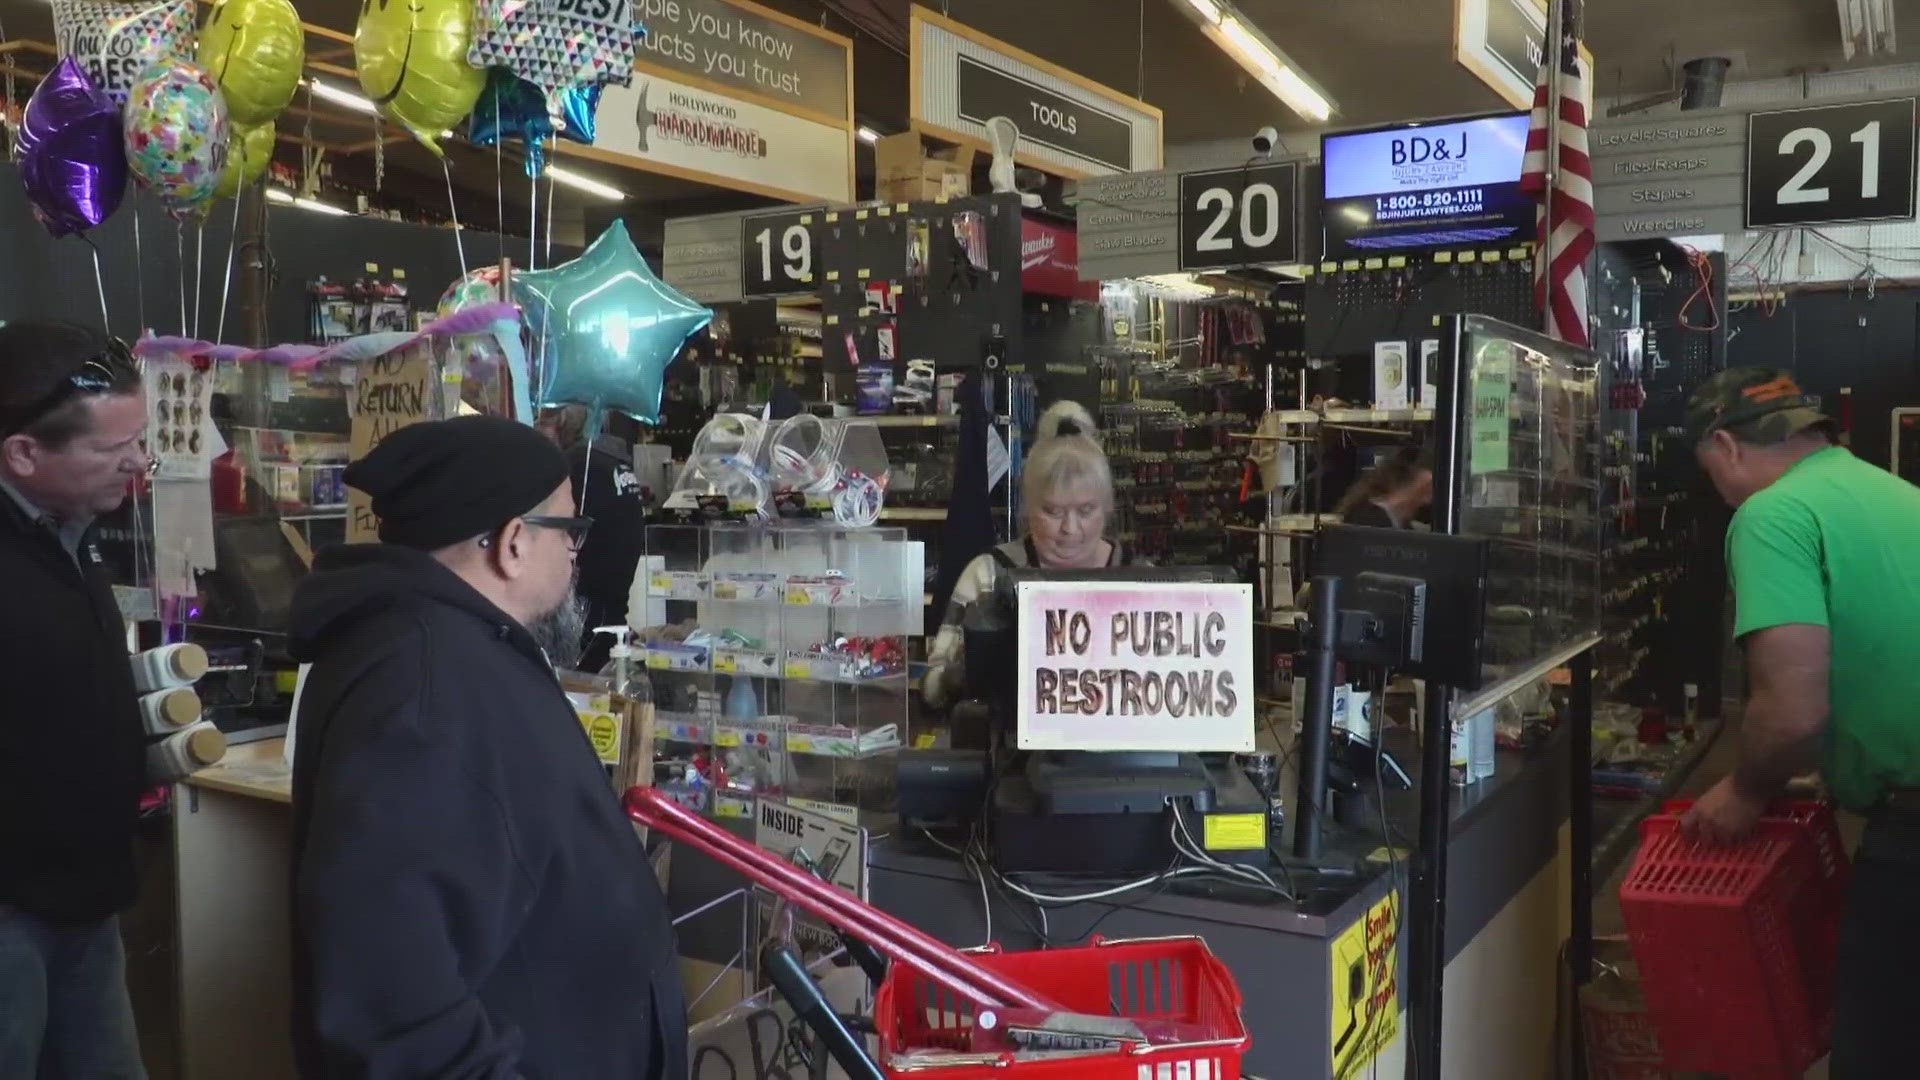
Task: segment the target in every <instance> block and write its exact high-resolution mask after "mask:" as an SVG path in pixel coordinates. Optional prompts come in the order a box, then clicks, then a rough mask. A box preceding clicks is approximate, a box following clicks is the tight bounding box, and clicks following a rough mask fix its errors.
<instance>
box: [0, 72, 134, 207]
mask: <svg viewBox="0 0 1920 1080" xmlns="http://www.w3.org/2000/svg"><path fill="white" fill-rule="evenodd" d="M17 149H18V151H19V158H20V181H21V183H22V184H24V185H25V186H26V189H27V201H28V202H29V203H31V204H32V206H33V213H34V216H35V217H37V218H39V219H40V224H42V225H45V226H46V227H47V231H48V232H50V233H52V234H53V235H55V236H66V235H68V234H69V233H76V232H80V231H82V230H84V229H91V228H93V227H94V226H95V225H98V224H100V223H101V222H102V221H105V220H106V219H107V218H109V217H111V216H112V215H113V212H114V211H115V210H116V209H118V208H119V206H120V200H121V199H123V198H125V197H126V194H127V154H126V149H125V147H124V146H123V145H122V144H121V141H120V110H119V108H118V107H116V106H115V105H114V103H113V102H112V101H111V100H110V99H109V98H108V97H107V95H106V93H105V91H102V90H101V89H100V88H99V87H97V86H94V85H93V83H92V82H91V81H89V80H88V79H87V76H86V74H85V73H84V72H83V71H81V70H80V65H79V63H77V62H76V61H75V60H74V59H73V57H71V56H69V57H67V58H66V59H65V60H62V61H60V63H59V64H58V65H56V66H55V67H54V69H53V73H52V74H50V75H48V76H47V77H46V78H45V79H43V80H41V82H40V85H39V86H38V87H37V88H36V89H35V90H34V91H33V96H32V97H31V98H28V99H27V108H26V111H25V113H23V114H22V116H21V118H20V133H19V142H18V147H17Z"/></svg>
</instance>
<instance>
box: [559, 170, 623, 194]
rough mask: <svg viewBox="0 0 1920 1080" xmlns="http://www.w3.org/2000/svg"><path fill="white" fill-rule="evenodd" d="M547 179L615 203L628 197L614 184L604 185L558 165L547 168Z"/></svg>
mask: <svg viewBox="0 0 1920 1080" xmlns="http://www.w3.org/2000/svg"><path fill="white" fill-rule="evenodd" d="M547 178H548V179H550V180H552V181H554V182H555V183H558V184H565V185H567V186H568V187H570V188H578V189H580V190H581V191H584V192H586V193H587V194H589V195H598V196H600V197H601V198H603V199H611V200H613V201H614V202H620V201H622V200H624V199H625V198H626V197H627V193H626V192H624V191H621V190H620V189H619V188H617V187H614V186H613V185H612V184H603V183H601V182H600V181H598V180H593V179H590V178H588V177H585V176H581V175H580V174H579V173H577V172H572V171H569V170H567V169H563V168H561V167H560V166H558V165H549V166H547Z"/></svg>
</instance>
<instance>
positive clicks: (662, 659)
mask: <svg viewBox="0 0 1920 1080" xmlns="http://www.w3.org/2000/svg"><path fill="white" fill-rule="evenodd" d="M672 666H673V661H672V660H671V659H669V658H668V657H667V654H666V653H654V652H650V653H648V654H647V667H648V668H649V669H651V670H653V671H665V670H667V669H668V668H670V667H672Z"/></svg>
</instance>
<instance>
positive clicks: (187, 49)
mask: <svg viewBox="0 0 1920 1080" xmlns="http://www.w3.org/2000/svg"><path fill="white" fill-rule="evenodd" d="M53 39H54V43H55V44H56V45H57V46H58V48H59V52H60V55H61V56H63V57H70V58H72V59H73V60H75V61H77V62H78V63H79V64H80V69H81V70H82V71H85V72H86V73H87V78H89V79H91V80H92V81H93V85H95V86H97V87H99V88H100V89H102V90H104V91H106V94H107V96H108V97H110V98H112V99H113V103H114V104H115V105H116V106H119V107H121V108H125V107H126V104H127V98H128V96H129V95H130V94H131V93H132V90H133V84H134V83H136V82H138V81H139V80H140V77H141V76H143V75H145V74H146V73H147V70H148V69H149V68H152V67H154V66H155V65H157V64H162V63H165V62H166V61H168V60H191V59H193V0H135V2H133V3H102V2H101V0H53Z"/></svg>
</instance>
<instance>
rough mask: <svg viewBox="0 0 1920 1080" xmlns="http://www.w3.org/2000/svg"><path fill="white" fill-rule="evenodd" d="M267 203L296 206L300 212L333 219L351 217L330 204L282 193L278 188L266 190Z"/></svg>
mask: <svg viewBox="0 0 1920 1080" xmlns="http://www.w3.org/2000/svg"><path fill="white" fill-rule="evenodd" d="M267 201H268V202H277V203H285V204H286V205H288V206H297V207H299V208H300V209H302V210H311V211H313V212H314V213H316V214H328V215H331V216H333V217H351V216H352V215H351V213H350V212H348V211H346V210H342V209H340V208H339V207H337V206H335V205H333V204H332V203H323V202H321V201H320V200H318V199H306V198H301V197H300V196H298V195H294V194H292V193H290V192H287V191H283V190H281V189H280V188H268V189H267Z"/></svg>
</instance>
